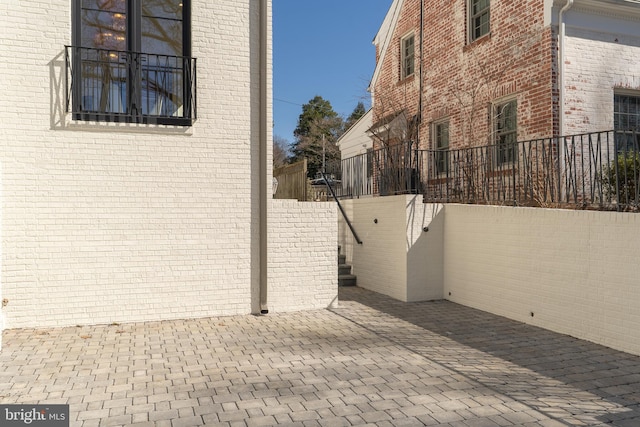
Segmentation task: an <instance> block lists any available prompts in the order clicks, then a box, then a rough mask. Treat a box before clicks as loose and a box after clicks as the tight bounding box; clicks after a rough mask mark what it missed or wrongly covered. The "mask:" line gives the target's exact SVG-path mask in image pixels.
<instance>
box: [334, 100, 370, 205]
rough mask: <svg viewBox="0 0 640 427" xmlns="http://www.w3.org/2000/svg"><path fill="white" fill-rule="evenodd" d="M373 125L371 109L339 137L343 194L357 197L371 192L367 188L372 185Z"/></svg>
mask: <svg viewBox="0 0 640 427" xmlns="http://www.w3.org/2000/svg"><path fill="white" fill-rule="evenodd" d="M372 125H373V110H371V109H369V110H368V111H367V112H366V113H365V114H364V115H363V116H362V117H360V119H359V120H358V121H357V122H355V123H354V124H353V125H352V126H351V127H350V128H349V129H348V130H347V131H346V132H345V133H344V134H343V135H342V136H341V137H340V138H338V141H337V144H338V148H339V149H340V156H341V159H342V163H341V164H342V177H341V179H342V188H341V189H340V190H341V194H342V195H348V196H353V197H357V196H359V195H361V194H369V193H370V192H369V191H368V190H367V189H369V188H370V186H371V185H372V182H371V172H372V169H371V168H372V165H371V152H372V150H373V139H372V138H371V136H370V134H369V129H371V126H372ZM364 154H368V155H366V156H365V155H364Z"/></svg>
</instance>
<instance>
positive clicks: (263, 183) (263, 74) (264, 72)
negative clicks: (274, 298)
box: [259, 0, 272, 314]
mask: <svg viewBox="0 0 640 427" xmlns="http://www.w3.org/2000/svg"><path fill="white" fill-rule="evenodd" d="M269 1H270V0H261V1H260V125H259V126H260V127H259V133H260V136H259V139H260V142H259V144H260V150H259V151H260V155H259V158H260V160H259V162H260V167H259V171H260V184H259V186H260V189H259V194H260V195H259V197H260V202H259V205H260V226H259V227H260V244H259V246H260V249H259V250H260V297H259V298H260V313H261V314H267V313H269V306H268V299H267V290H268V283H267V277H268V276H267V255H268V246H267V239H268V234H267V225H268V223H267V212H268V207H269V199H268V198H269V196H270V195H271V192H269V191H268V188H270V187H271V186H272V183H271V182H267V181H268V180H267V172H268V167H267V160H268V155H267V153H268V146H269V141H268V139H269V138H268V117H269V105H268V102H269V96H268V92H269V76H268V71H269V65H268V64H269V56H268V49H269Z"/></svg>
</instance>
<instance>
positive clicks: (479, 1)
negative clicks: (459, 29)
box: [468, 0, 491, 42]
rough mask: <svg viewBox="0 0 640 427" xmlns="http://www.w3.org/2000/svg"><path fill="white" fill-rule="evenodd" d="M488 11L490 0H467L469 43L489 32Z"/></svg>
mask: <svg viewBox="0 0 640 427" xmlns="http://www.w3.org/2000/svg"><path fill="white" fill-rule="evenodd" d="M490 9H491V8H490V0H469V3H468V16H469V42H473V41H475V40H477V39H479V38H481V37H482V36H485V35H487V34H489V31H490V30H491V25H490V17H491V15H490Z"/></svg>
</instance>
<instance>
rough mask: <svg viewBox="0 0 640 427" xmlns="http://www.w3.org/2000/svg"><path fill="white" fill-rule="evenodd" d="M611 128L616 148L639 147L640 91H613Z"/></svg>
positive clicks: (632, 148)
mask: <svg viewBox="0 0 640 427" xmlns="http://www.w3.org/2000/svg"><path fill="white" fill-rule="evenodd" d="M613 128H614V130H615V131H616V142H617V145H618V150H620V151H622V150H625V151H626V150H638V149H639V148H640V93H638V94H630V93H614V97H613Z"/></svg>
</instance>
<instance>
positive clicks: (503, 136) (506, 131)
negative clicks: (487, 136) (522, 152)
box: [493, 99, 518, 166]
mask: <svg viewBox="0 0 640 427" xmlns="http://www.w3.org/2000/svg"><path fill="white" fill-rule="evenodd" d="M493 130H494V140H493V141H494V145H495V149H496V151H495V153H496V165H497V166H501V165H504V164H508V163H514V162H515V161H516V160H517V159H518V101H517V100H515V99H511V100H507V101H502V102H500V103H496V104H494V105H493Z"/></svg>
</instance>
